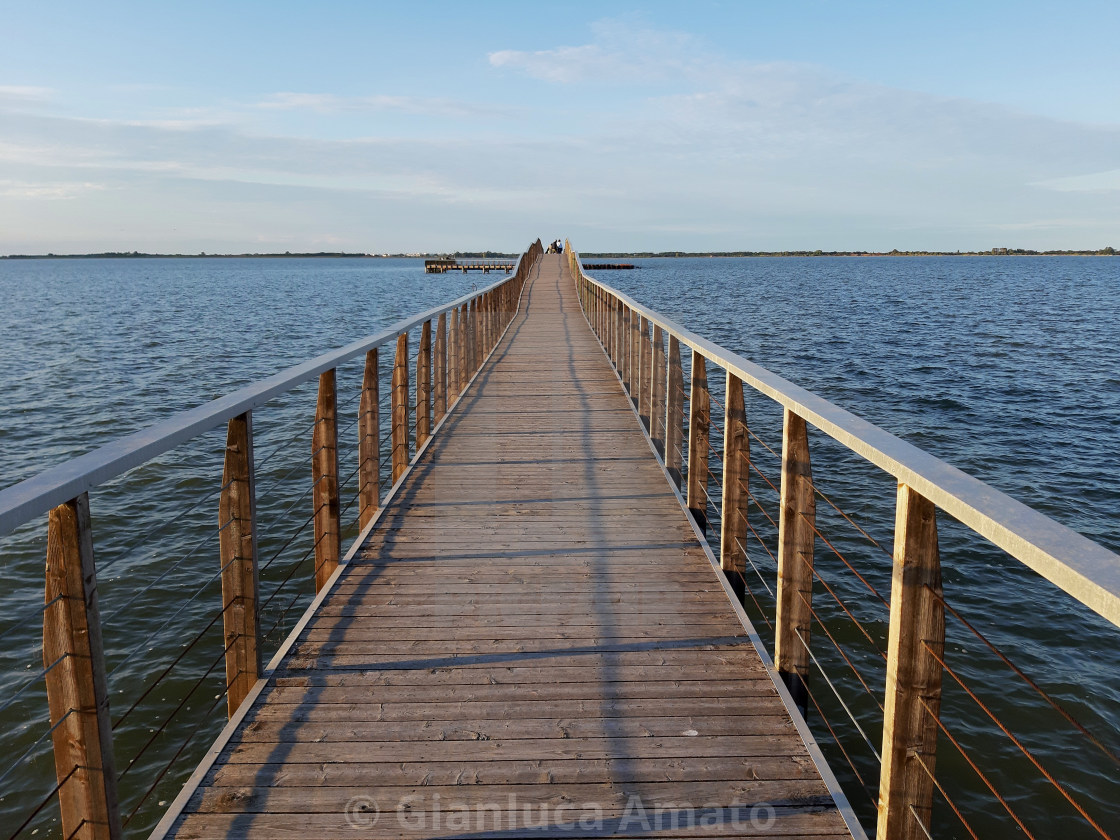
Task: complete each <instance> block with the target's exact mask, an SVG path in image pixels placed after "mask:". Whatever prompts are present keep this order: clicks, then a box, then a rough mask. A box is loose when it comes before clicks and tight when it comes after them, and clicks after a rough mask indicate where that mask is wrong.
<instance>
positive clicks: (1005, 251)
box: [0, 247, 1116, 260]
mask: <svg viewBox="0 0 1120 840" xmlns="http://www.w3.org/2000/svg"><path fill="white" fill-rule="evenodd" d="M1115 254H1116V250H1115V249H1114V248H1111V247H1108V248H1098V249H1095V250H1088V251H1072V250H1065V251H1032V250H1029V249H1025V248H993V249H991V250H990V251H898V250H894V251H656V252H654V251H588V252H586V253H581V254H580V256H581V257H594V258H595V259H664V258H674V257H705V258H713V259H715V258H721V257H729V258H739V257H1111V256H1115ZM517 256H518V255H517V254H503V253H500V252H498V251H458V252H456V253H454V254H356V253H348V252H344V251H337V252H336V251H316V252H308V253H291V252H284V253H283V254H275V253H274V254H207V253H201V254H146V253H142V252H139V251H105V252H102V253H97V254H8V255H0V260H103V259H176V260H180V259H182V260H186V259H193V260H197V259H204V260H210V259H308V258H314V259H320V258H334V259H338V258H348V259H415V260H421V259H437V258H440V257H444V258H446V257H455V258H463V257H479V258H484V259H485V258H491V259H492V258H504V257H512V258H514V259H516V258H517Z"/></svg>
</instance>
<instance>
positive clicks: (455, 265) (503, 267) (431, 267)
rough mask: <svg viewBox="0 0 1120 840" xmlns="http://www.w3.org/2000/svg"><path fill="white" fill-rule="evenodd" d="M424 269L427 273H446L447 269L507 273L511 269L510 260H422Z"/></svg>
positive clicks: (511, 262)
mask: <svg viewBox="0 0 1120 840" xmlns="http://www.w3.org/2000/svg"><path fill="white" fill-rule="evenodd" d="M424 271H425V272H426V273H428V274H446V273H447V272H448V271H462V272H463V273H464V274H465V273H466V272H468V271H481V272H482V273H483V274H489V273H490V272H491V271H504V272H505V273H506V274H509V273H510V272H511V271H513V261H512V260H469V261H467V262H459V261H458V260H424Z"/></svg>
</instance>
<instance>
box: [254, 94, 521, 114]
mask: <svg viewBox="0 0 1120 840" xmlns="http://www.w3.org/2000/svg"><path fill="white" fill-rule="evenodd" d="M253 107H255V108H260V109H263V110H275V111H314V112H317V113H320V114H337V113H343V112H366V111H368V112H376V111H397V112H400V113H404V114H414V115H420V116H427V117H448V118H453V119H483V118H491V117H511V116H513V115H514V114H515V113H517V109H515V108H510V107H505V106H500V105H494V104H489V103H479V102H463V101H459V100H456V99H446V98H438V97H416V96H391V95H387V94H378V95H374V96H338V95H336V94H333V93H294V92H283V93H274V94H272V95H271V96H268V97H266V98H265V99H264V100H262V101H260V102H257V103H255V104H254V105H253Z"/></svg>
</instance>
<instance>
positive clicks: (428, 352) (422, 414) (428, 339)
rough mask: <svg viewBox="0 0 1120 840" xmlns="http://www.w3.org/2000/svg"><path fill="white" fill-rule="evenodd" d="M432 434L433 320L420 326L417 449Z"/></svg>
mask: <svg viewBox="0 0 1120 840" xmlns="http://www.w3.org/2000/svg"><path fill="white" fill-rule="evenodd" d="M431 435H432V322H431V321H425V322H424V325H423V326H422V327H421V328H420V349H419V352H418V353H417V354H416V451H417V452H419V451H420V447H421V446H423V445H424V441H426V440H427V439H428V438H429V437H431Z"/></svg>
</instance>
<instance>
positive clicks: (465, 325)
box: [459, 303, 471, 396]
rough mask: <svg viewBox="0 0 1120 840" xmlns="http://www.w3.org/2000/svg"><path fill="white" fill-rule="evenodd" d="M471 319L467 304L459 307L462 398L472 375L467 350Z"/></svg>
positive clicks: (460, 385)
mask: <svg viewBox="0 0 1120 840" xmlns="http://www.w3.org/2000/svg"><path fill="white" fill-rule="evenodd" d="M470 331H471V329H470V319H469V318H468V317H467V304H465V303H464V304H463V305H462V306H460V307H459V395H460V396H462V394H463V391H465V390H466V389H467V383H468V382H470V379H471V378H470V375H469V374H468V373H467V370H468V369H469V368H470V358H469V357H468V355H467V348H468V347H469V345H470Z"/></svg>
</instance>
